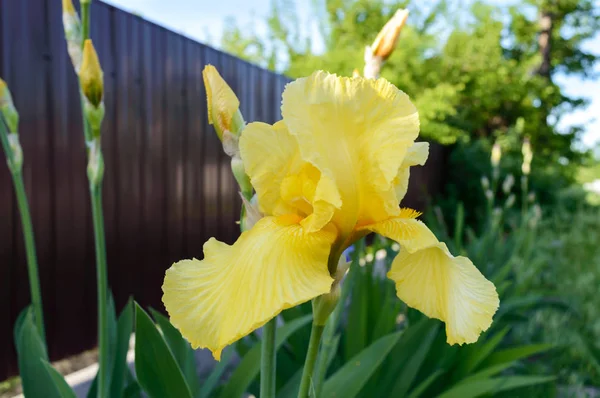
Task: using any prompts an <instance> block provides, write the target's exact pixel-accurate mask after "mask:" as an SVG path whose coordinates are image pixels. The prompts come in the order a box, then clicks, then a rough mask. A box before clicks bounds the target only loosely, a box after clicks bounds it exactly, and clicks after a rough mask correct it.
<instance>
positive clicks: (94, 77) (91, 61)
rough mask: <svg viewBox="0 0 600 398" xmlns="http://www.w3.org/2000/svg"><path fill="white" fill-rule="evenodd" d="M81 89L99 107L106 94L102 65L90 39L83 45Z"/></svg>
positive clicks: (92, 103) (91, 102) (90, 101)
mask: <svg viewBox="0 0 600 398" xmlns="http://www.w3.org/2000/svg"><path fill="white" fill-rule="evenodd" d="M79 81H80V83H81V91H82V92H83V95H84V96H85V98H86V99H87V100H88V101H89V103H90V104H91V105H92V106H94V107H96V108H97V107H99V106H100V103H101V102H102V97H103V94H104V73H103V72H102V68H101V67H100V61H99V60H98V54H97V53H96V49H95V48H94V44H93V43H92V41H91V40H90V39H87V40H86V41H85V44H84V45H83V61H82V62H81V70H80V71H79Z"/></svg>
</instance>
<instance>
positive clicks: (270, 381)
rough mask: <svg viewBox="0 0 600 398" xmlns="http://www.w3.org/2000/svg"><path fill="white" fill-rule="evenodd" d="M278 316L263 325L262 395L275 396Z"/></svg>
mask: <svg viewBox="0 0 600 398" xmlns="http://www.w3.org/2000/svg"><path fill="white" fill-rule="evenodd" d="M276 328H277V317H275V318H273V319H271V320H270V321H269V322H267V323H266V325H265V326H264V327H263V340H262V347H261V358H260V397H261V398H275V367H276V366H275V364H276V363H277V358H276V356H275V329H276Z"/></svg>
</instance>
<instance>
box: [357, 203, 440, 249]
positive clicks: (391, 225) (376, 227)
mask: <svg viewBox="0 0 600 398" xmlns="http://www.w3.org/2000/svg"><path fill="white" fill-rule="evenodd" d="M419 215H420V213H419V212H417V211H415V210H412V209H406V208H404V209H401V210H400V213H399V215H398V217H393V218H388V219H387V220H384V221H381V222H378V223H375V224H368V225H363V226H361V227H359V228H358V230H359V231H362V230H368V231H371V232H376V233H378V234H380V235H383V236H385V237H388V238H390V239H393V240H395V241H396V242H398V243H399V244H400V245H401V246H402V248H403V250H407V251H409V252H411V253H412V252H415V251H417V250H421V249H423V248H426V247H430V246H433V245H436V244H437V243H438V240H437V238H436V237H435V235H434V234H433V232H431V230H430V229H429V228H427V226H426V225H425V224H424V223H423V222H422V221H419V220H417V219H416V218H417V217H418V216H419Z"/></svg>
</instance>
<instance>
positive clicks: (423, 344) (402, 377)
mask: <svg viewBox="0 0 600 398" xmlns="http://www.w3.org/2000/svg"><path fill="white" fill-rule="evenodd" d="M437 332H438V327H437V325H436V326H435V327H433V328H432V329H430V330H429V331H428V332H427V334H426V335H425V336H423V338H422V339H421V341H420V342H419V345H418V348H417V350H416V351H415V353H414V354H413V355H411V357H410V358H409V360H408V361H407V362H406V363H404V365H403V366H402V371H401V372H400V374H399V375H398V380H397V381H396V385H395V386H394V389H393V390H392V393H391V395H390V396H391V397H404V396H406V394H407V393H408V390H409V389H410V386H411V385H412V383H413V382H414V380H415V377H416V376H417V373H418V372H419V369H420V368H421V365H422V364H423V361H424V360H425V357H426V356H427V354H428V353H429V349H430V348H431V343H433V339H434V338H435V336H436V335H437Z"/></svg>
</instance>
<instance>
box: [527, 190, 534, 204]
mask: <svg viewBox="0 0 600 398" xmlns="http://www.w3.org/2000/svg"><path fill="white" fill-rule="evenodd" d="M527 201H528V202H529V203H533V202H535V192H530V193H529V195H527Z"/></svg>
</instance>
